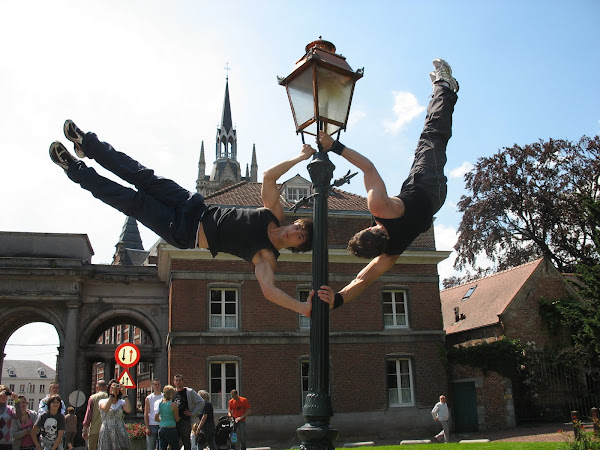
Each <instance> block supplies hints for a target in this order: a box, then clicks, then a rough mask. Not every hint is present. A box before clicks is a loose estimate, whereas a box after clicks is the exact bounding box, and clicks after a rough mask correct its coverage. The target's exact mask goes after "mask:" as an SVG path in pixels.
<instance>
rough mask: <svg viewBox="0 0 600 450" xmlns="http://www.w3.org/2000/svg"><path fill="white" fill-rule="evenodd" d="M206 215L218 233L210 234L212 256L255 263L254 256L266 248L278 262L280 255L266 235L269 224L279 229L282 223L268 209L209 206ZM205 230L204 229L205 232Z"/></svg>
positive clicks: (209, 241) (208, 237) (209, 242)
mask: <svg viewBox="0 0 600 450" xmlns="http://www.w3.org/2000/svg"><path fill="white" fill-rule="evenodd" d="M207 214H210V216H211V217H212V219H214V224H215V225H216V233H207V240H208V244H209V247H210V251H211V252H212V254H213V256H216V254H217V253H218V252H225V253H229V254H231V255H235V256H239V257H240V258H242V259H244V260H246V261H248V262H252V258H253V257H254V255H255V254H256V253H257V252H259V251H260V250H263V249H265V248H266V249H269V250H271V251H272V252H273V255H275V259H277V258H279V252H278V251H277V249H276V248H275V246H273V244H272V243H271V240H270V239H269V235H268V232H267V227H268V226H269V224H270V223H271V222H274V223H275V225H276V226H279V220H277V217H275V215H274V214H273V213H272V212H271V211H270V210H269V209H267V208H219V207H218V206H210V207H209V209H208V212H207ZM203 223H205V219H203ZM206 228H207V227H206V226H205V232H206ZM209 234H210V236H209Z"/></svg>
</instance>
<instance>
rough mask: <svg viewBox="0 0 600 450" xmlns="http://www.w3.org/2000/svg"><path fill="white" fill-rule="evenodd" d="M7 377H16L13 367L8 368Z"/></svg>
mask: <svg viewBox="0 0 600 450" xmlns="http://www.w3.org/2000/svg"><path fill="white" fill-rule="evenodd" d="M8 376H9V377H16V376H17V371H16V370H15V368H14V367H9V368H8Z"/></svg>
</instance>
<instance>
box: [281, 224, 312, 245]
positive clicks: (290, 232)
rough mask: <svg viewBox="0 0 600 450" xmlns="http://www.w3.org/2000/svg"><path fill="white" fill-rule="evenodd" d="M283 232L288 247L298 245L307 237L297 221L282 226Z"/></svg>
mask: <svg viewBox="0 0 600 450" xmlns="http://www.w3.org/2000/svg"><path fill="white" fill-rule="evenodd" d="M283 233H284V237H285V239H286V241H287V242H288V245H287V246H288V247H298V246H300V245H302V244H304V243H305V242H306V240H307V239H308V236H307V233H306V230H305V229H304V227H303V226H302V225H300V224H299V223H293V224H291V225H286V226H285V227H283Z"/></svg>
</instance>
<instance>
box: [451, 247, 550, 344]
mask: <svg viewBox="0 0 600 450" xmlns="http://www.w3.org/2000/svg"><path fill="white" fill-rule="evenodd" d="M542 261H543V258H541V259H537V260H535V261H533V262H530V263H528V264H523V265H522V266H519V267H515V268H513V269H509V270H505V271H503V272H498V273H496V274H494V275H490V276H488V277H484V278H480V279H479V280H475V281H471V282H469V283H465V284H461V285H460V286H456V287H453V288H449V289H445V290H443V291H442V292H440V299H441V301H442V316H443V319H444V331H446V334H452V333H459V332H461V331H466V330H471V329H473V328H479V327H484V326H487V325H492V324H495V323H498V320H499V319H498V315H499V314H502V313H503V312H504V310H505V309H506V307H507V306H508V305H509V304H510V302H511V301H512V300H513V299H514V297H515V296H516V295H517V293H518V292H519V291H520V290H521V288H522V287H523V285H524V284H525V282H526V281H527V280H528V279H529V277H530V276H531V274H532V273H533V272H534V271H535V270H536V269H537V268H538V267H539V265H540V264H541V263H542ZM473 287H475V290H473V292H472V294H471V295H470V296H469V298H466V299H463V298H464V297H465V294H467V292H468V291H469V289H470V288H473ZM456 307H458V309H459V314H464V315H465V318H464V319H462V320H459V321H458V322H455V321H454V319H455V314H454V308H456Z"/></svg>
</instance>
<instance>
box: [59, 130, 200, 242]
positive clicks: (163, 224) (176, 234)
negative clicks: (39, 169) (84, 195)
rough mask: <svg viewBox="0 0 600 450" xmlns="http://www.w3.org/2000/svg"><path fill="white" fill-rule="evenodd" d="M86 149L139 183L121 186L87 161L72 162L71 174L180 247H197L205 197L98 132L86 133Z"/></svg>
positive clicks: (104, 198) (68, 172)
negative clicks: (156, 172) (158, 172)
mask: <svg viewBox="0 0 600 450" xmlns="http://www.w3.org/2000/svg"><path fill="white" fill-rule="evenodd" d="M83 151H84V152H85V154H86V156H87V157H88V158H91V159H94V160H96V162H98V164H100V165H101V166H102V167H104V168H105V169H107V170H109V171H110V172H112V173H114V174H115V175H117V176H118V177H119V178H121V179H122V180H124V181H126V182H127V183H129V184H132V185H134V186H135V187H136V189H137V191H136V190H134V189H131V188H128V187H124V186H121V185H120V184H119V183H115V182H114V181H112V180H109V179H108V178H105V177H103V176H100V175H98V173H97V172H96V171H95V170H94V169H93V168H91V167H87V166H86V165H85V163H84V162H83V161H78V163H77V164H71V166H70V167H69V169H68V170H67V176H68V177H69V178H70V179H71V180H72V181H74V182H75V183H78V184H79V185H80V186H81V187H82V188H84V189H86V190H88V191H90V192H91V193H92V195H93V196H94V197H96V198H98V199H100V200H102V201H103V202H104V203H106V204H107V205H109V206H112V207H113V208H115V209H117V210H119V211H121V212H122V213H123V214H125V215H127V216H131V217H134V218H135V219H136V220H138V221H140V222H141V223H143V224H144V225H145V226H147V227H148V228H150V229H151V230H152V231H154V232H155V233H156V234H158V235H159V236H160V237H162V238H163V239H164V240H165V241H166V242H168V243H169V244H171V245H174V246H175V247H178V248H194V247H195V244H196V234H197V232H198V224H199V222H200V219H201V217H202V214H203V213H204V212H205V211H206V209H207V207H206V205H205V204H204V197H202V196H201V195H200V194H193V193H191V192H190V191H188V190H187V189H184V188H182V187H181V186H179V185H178V184H177V183H175V182H174V181H172V180H169V179H167V178H162V177H158V176H156V175H154V171H153V170H151V169H148V168H146V167H144V166H142V165H141V164H140V163H139V162H137V161H135V160H133V159H132V158H130V157H129V156H127V155H126V154H124V153H121V152H118V151H116V150H115V149H114V148H113V147H112V146H111V145H110V144H108V143H106V142H100V141H99V140H98V137H97V136H96V135H95V134H94V133H87V134H86V135H85V136H84V137H83Z"/></svg>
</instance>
